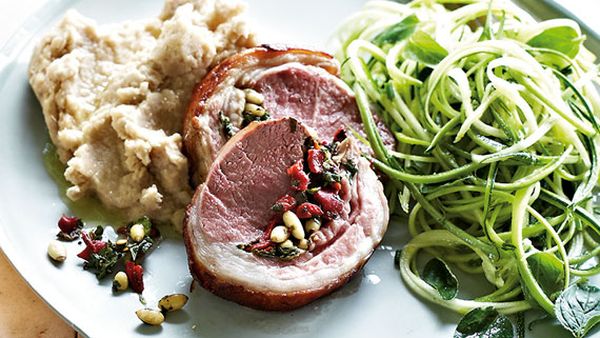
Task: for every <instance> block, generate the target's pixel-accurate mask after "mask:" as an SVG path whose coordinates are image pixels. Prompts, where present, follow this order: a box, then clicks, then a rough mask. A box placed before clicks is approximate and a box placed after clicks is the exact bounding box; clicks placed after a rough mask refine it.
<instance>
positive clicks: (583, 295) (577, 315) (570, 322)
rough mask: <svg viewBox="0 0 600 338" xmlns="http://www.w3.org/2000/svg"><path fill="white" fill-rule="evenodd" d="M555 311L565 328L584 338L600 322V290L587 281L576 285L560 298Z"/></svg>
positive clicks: (578, 337)
mask: <svg viewBox="0 0 600 338" xmlns="http://www.w3.org/2000/svg"><path fill="white" fill-rule="evenodd" d="M554 310H555V314H556V318H558V321H559V322H560V324H561V325H562V326H563V327H564V328H566V329H567V330H569V331H570V332H571V333H572V334H573V335H574V336H575V337H577V338H580V337H583V336H585V335H586V334H587V333H588V332H589V331H590V330H591V329H592V328H593V327H594V326H595V325H596V324H598V322H600V288H598V287H596V286H594V285H590V284H587V282H585V281H583V282H580V283H575V284H573V285H571V286H570V287H569V288H568V289H566V290H565V291H564V292H563V293H562V294H561V295H560V296H559V297H558V299H557V300H556V305H555V306H554Z"/></svg>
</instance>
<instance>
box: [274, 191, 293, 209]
mask: <svg viewBox="0 0 600 338" xmlns="http://www.w3.org/2000/svg"><path fill="white" fill-rule="evenodd" d="M295 206H296V199H295V198H294V196H290V195H285V196H283V197H281V198H279V199H278V200H277V202H275V204H273V207H272V208H271V209H273V211H277V212H286V211H290V210H292V209H293V208H294V207H295Z"/></svg>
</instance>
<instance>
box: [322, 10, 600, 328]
mask: <svg viewBox="0 0 600 338" xmlns="http://www.w3.org/2000/svg"><path fill="white" fill-rule="evenodd" d="M584 40H585V36H583V35H582V33H581V30H580V28H579V26H578V24H577V23H576V22H574V21H572V20H568V19H553V20H548V21H543V22H538V21H536V20H535V19H534V18H533V17H532V16H531V15H530V14H528V13H527V12H525V11H524V10H522V9H520V8H519V7H517V6H516V5H515V4H513V3H512V2H509V1H502V0H493V1H487V0H486V1H483V0H482V1H475V0H471V1H469V0H464V1H456V0H438V1H433V0H431V1H428V0H421V1H419V0H417V1H413V2H411V3H409V4H407V5H404V4H400V3H396V2H391V1H372V2H368V3H367V4H366V5H365V7H364V8H363V9H362V10H361V11H360V12H358V13H355V14H354V15H353V16H351V17H349V18H348V19H347V21H346V22H344V23H343V24H342V25H341V26H340V27H339V29H338V30H337V32H336V33H335V35H334V39H333V43H334V44H335V45H336V48H337V55H336V57H337V59H338V60H339V61H340V63H342V78H343V80H344V81H345V82H347V83H348V84H349V85H350V86H351V87H352V88H353V90H354V92H355V94H356V98H357V103H358V106H359V108H360V112H361V117H362V119H363V123H364V125H365V130H366V134H367V139H366V140H363V141H365V142H368V143H369V144H370V145H371V148H372V150H373V154H372V155H370V156H372V157H373V159H372V160H373V164H374V166H375V167H376V168H377V169H378V170H379V171H381V172H382V173H384V174H385V175H386V176H387V181H386V183H385V185H386V194H387V196H388V198H389V204H390V210H391V212H392V213H395V214H398V215H401V214H403V213H404V214H407V215H408V229H409V233H410V235H411V240H410V241H409V242H408V244H407V245H406V246H405V247H404V248H403V250H402V251H401V253H400V254H399V256H398V257H397V258H398V261H397V264H398V265H399V270H400V274H401V276H402V278H403V280H404V281H405V283H406V285H407V286H408V287H409V288H410V289H411V290H412V291H413V292H414V293H416V294H417V295H419V296H421V297H423V298H424V299H427V300H429V301H431V302H434V303H437V304H439V305H441V306H443V307H445V308H448V309H451V310H453V311H455V312H457V313H460V314H468V313H474V312H473V311H483V310H482V309H490V310H491V311H497V312H496V314H497V315H499V316H504V315H510V314H518V313H522V312H524V311H526V310H529V309H533V308H537V309H541V310H543V311H545V312H547V314H548V315H549V316H551V317H555V318H557V319H558V321H559V322H560V323H561V324H562V325H563V326H564V327H565V328H566V329H568V330H569V331H571V332H572V333H573V334H574V335H575V336H577V337H581V336H584V335H585V334H586V333H587V332H588V331H589V330H590V329H591V327H592V326H593V325H594V324H595V323H597V322H598V321H600V317H598V316H599V315H600V305H599V302H600V289H598V288H597V287H596V286H594V285H593V282H591V281H588V280H587V279H588V278H590V277H593V276H595V275H597V274H598V273H600V264H599V263H598V261H597V256H598V254H599V253H600V245H599V243H600V221H599V219H598V217H597V216H596V215H595V214H594V209H593V207H594V197H593V196H594V193H593V192H594V189H595V188H596V185H597V183H598V178H599V172H600V163H599V161H600V160H599V159H598V155H599V154H598V153H599V149H600V148H599V147H600V138H599V136H598V133H599V131H600V125H599V123H598V117H597V115H598V114H599V113H600V97H599V95H598V92H597V89H596V87H595V86H596V84H598V83H600V81H599V77H598V66H597V65H596V64H595V61H596V58H595V56H594V55H593V54H592V53H591V52H589V51H588V50H587V49H585V47H584V46H583V42H584ZM375 115H377V116H378V117H379V118H380V119H382V120H383V121H384V122H385V123H386V124H387V126H388V127H389V128H390V129H391V130H392V132H393V134H394V135H395V137H396V139H397V146H396V148H395V149H390V148H386V147H385V146H384V145H383V142H382V140H381V137H380V136H379V134H378V131H377V127H376V124H375V119H374V116H375ZM423 256H424V257H429V259H430V260H429V262H428V263H427V264H425V267H424V268H422V265H423V264H417V262H418V261H419V262H420V261H421V259H420V258H419V257H423ZM453 270H456V271H458V270H462V272H463V273H461V274H460V275H461V276H464V275H465V273H466V274H475V275H480V276H482V277H483V278H484V279H485V280H486V281H487V282H488V283H489V284H490V285H491V287H492V288H491V289H493V291H492V292H490V293H488V294H485V295H481V296H479V297H478V298H475V299H460V298H458V297H457V295H458V291H457V289H458V285H459V283H458V282H459V281H458V278H457V277H456V275H455V274H454V273H453ZM581 297H586V299H587V300H590V299H591V300H594V301H595V303H594V304H595V305H594V304H581V299H582V298H581ZM587 307H589V308H587ZM578 311H579V312H578ZM594 311H596V312H594ZM475 314H476V313H475ZM460 327H461V326H460V324H459V329H460ZM457 332H458V331H457ZM457 334H458V333H457Z"/></svg>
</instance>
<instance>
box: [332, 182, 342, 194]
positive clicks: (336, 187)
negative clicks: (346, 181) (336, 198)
mask: <svg viewBox="0 0 600 338" xmlns="http://www.w3.org/2000/svg"><path fill="white" fill-rule="evenodd" d="M329 186H330V187H331V189H332V190H333V191H334V192H335V193H336V194H337V193H339V192H340V190H342V184H341V183H340V182H333V183H331V184H330V185H329Z"/></svg>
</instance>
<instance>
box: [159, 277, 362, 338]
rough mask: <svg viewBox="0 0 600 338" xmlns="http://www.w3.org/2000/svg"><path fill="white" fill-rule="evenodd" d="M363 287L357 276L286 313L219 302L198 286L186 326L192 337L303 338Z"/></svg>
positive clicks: (190, 304)
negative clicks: (298, 337) (279, 337)
mask: <svg viewBox="0 0 600 338" xmlns="http://www.w3.org/2000/svg"><path fill="white" fill-rule="evenodd" d="M362 283H363V275H362V274H361V273H357V274H356V275H355V276H354V277H353V278H352V279H351V280H350V282H348V284H346V285H345V286H344V287H342V288H341V289H339V290H337V291H335V292H334V293H332V294H331V295H329V296H326V297H324V298H321V299H319V300H317V301H315V302H313V303H310V304H308V305H306V306H304V307H302V308H300V309H297V310H294V311H289V312H269V311H259V310H254V309H251V308H248V307H245V306H242V305H239V304H237V303H234V302H230V301H227V300H224V299H222V298H219V297H217V296H215V295H213V294H212V293H210V292H208V291H206V290H205V289H203V288H202V287H199V286H198V287H197V288H196V289H195V290H194V291H193V297H191V298H190V303H189V304H188V307H187V311H189V312H190V313H193V314H194V315H193V317H192V318H189V320H188V324H191V325H193V326H194V331H195V335H198V336H203V337H204V336H206V337H230V336H232V335H234V334H235V332H239V330H242V331H243V332H246V333H247V335H246V337H261V336H262V335H279V334H282V335H286V336H288V335H290V336H293V335H304V334H307V333H310V332H312V328H314V327H315V326H318V325H319V323H326V322H327V321H329V320H332V317H333V316H335V317H337V316H339V310H340V309H342V308H344V304H346V301H350V298H351V296H352V295H354V294H356V292H357V291H358V290H359V289H360V287H361V284H362ZM167 321H169V319H168V320H167Z"/></svg>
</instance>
